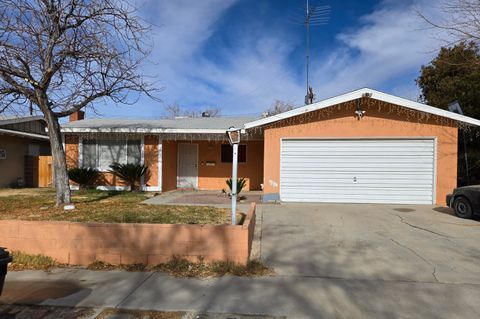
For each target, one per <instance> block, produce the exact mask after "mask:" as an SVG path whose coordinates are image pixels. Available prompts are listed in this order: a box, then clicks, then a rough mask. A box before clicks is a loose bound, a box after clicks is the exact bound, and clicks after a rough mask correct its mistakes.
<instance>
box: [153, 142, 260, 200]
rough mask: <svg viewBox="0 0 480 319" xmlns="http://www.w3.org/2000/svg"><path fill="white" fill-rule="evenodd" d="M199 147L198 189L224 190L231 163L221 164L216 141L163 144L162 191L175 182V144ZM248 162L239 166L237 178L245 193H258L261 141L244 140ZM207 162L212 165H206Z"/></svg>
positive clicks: (173, 185)
mask: <svg viewBox="0 0 480 319" xmlns="http://www.w3.org/2000/svg"><path fill="white" fill-rule="evenodd" d="M179 143H193V144H197V145H198V188H199V189H204V190H221V189H224V188H227V185H226V184H225V181H226V180H227V179H228V178H230V177H231V175H232V163H222V162H221V145H222V142H219V141H192V142H190V141H163V163H162V165H163V171H162V176H163V185H162V187H163V189H164V191H166V190H172V189H175V188H176V183H177V156H178V154H177V152H178V148H177V145H178V144H179ZM242 144H246V145H247V162H246V163H239V164H238V177H239V178H242V177H243V178H245V179H246V181H247V185H246V190H260V189H261V183H262V179H263V141H246V142H244V143H242ZM207 162H210V163H214V165H213V166H208V165H207Z"/></svg>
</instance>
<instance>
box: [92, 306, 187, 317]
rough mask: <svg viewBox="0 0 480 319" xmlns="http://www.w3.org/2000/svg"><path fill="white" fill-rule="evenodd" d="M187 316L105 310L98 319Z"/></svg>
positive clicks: (183, 314) (140, 311) (145, 311)
mask: <svg viewBox="0 0 480 319" xmlns="http://www.w3.org/2000/svg"><path fill="white" fill-rule="evenodd" d="M184 316H185V313H184V312H161V311H149V310H127V309H118V308H107V309H105V310H103V311H102V312H101V313H100V314H99V315H98V316H97V317H96V319H107V318H124V317H125V318H132V319H144V318H150V319H181V318H183V317H184Z"/></svg>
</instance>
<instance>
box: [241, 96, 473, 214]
mask: <svg viewBox="0 0 480 319" xmlns="http://www.w3.org/2000/svg"><path fill="white" fill-rule="evenodd" d="M478 126H480V121H479V120H476V119H473V118H469V117H466V116H463V115H460V114H456V113H452V112H448V111H446V110H442V109H439V108H435V107H432V106H428V105H425V104H421V103H418V102H414V101H410V100H406V99H403V98H400V97H397V96H393V95H390V94H385V93H382V92H379V91H375V90H372V89H369V88H364V89H360V90H356V91H352V92H349V93H346V94H343V95H339V96H336V97H332V98H329V99H326V100H323V101H319V102H317V103H314V104H311V105H306V106H303V107H299V108H297V109H294V110H291V111H288V112H284V113H280V114H276V115H273V116H270V117H266V118H262V119H259V120H256V121H253V122H250V123H246V124H245V129H246V130H247V132H248V131H251V132H253V133H255V134H258V133H263V137H264V168H263V191H264V200H266V201H272V200H275V201H283V202H331V203H391V204H437V205H444V204H445V201H446V200H445V198H446V195H447V194H448V193H450V192H451V191H452V190H453V189H454V188H455V187H456V186H457V148H458V128H459V127H470V128H474V129H478V128H477V127H478Z"/></svg>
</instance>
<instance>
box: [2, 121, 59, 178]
mask: <svg viewBox="0 0 480 319" xmlns="http://www.w3.org/2000/svg"><path fill="white" fill-rule="evenodd" d="M49 155H50V142H49V137H48V134H47V130H46V123H45V120H44V119H43V116H23V117H22V116H6V115H0V187H12V186H13V187H15V186H37V185H36V184H35V182H34V176H33V174H34V172H33V170H34V167H33V166H34V165H33V163H32V161H31V160H30V159H31V158H33V157H36V156H49Z"/></svg>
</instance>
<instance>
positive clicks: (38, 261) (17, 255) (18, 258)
mask: <svg viewBox="0 0 480 319" xmlns="http://www.w3.org/2000/svg"><path fill="white" fill-rule="evenodd" d="M12 257H13V262H12V263H10V264H9V265H8V269H9V270H13V271H20V270H51V269H53V268H56V267H59V266H61V264H59V263H57V262H56V261H55V260H54V259H53V258H50V257H48V256H43V255H29V254H25V253H22V252H19V251H13V252H12Z"/></svg>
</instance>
